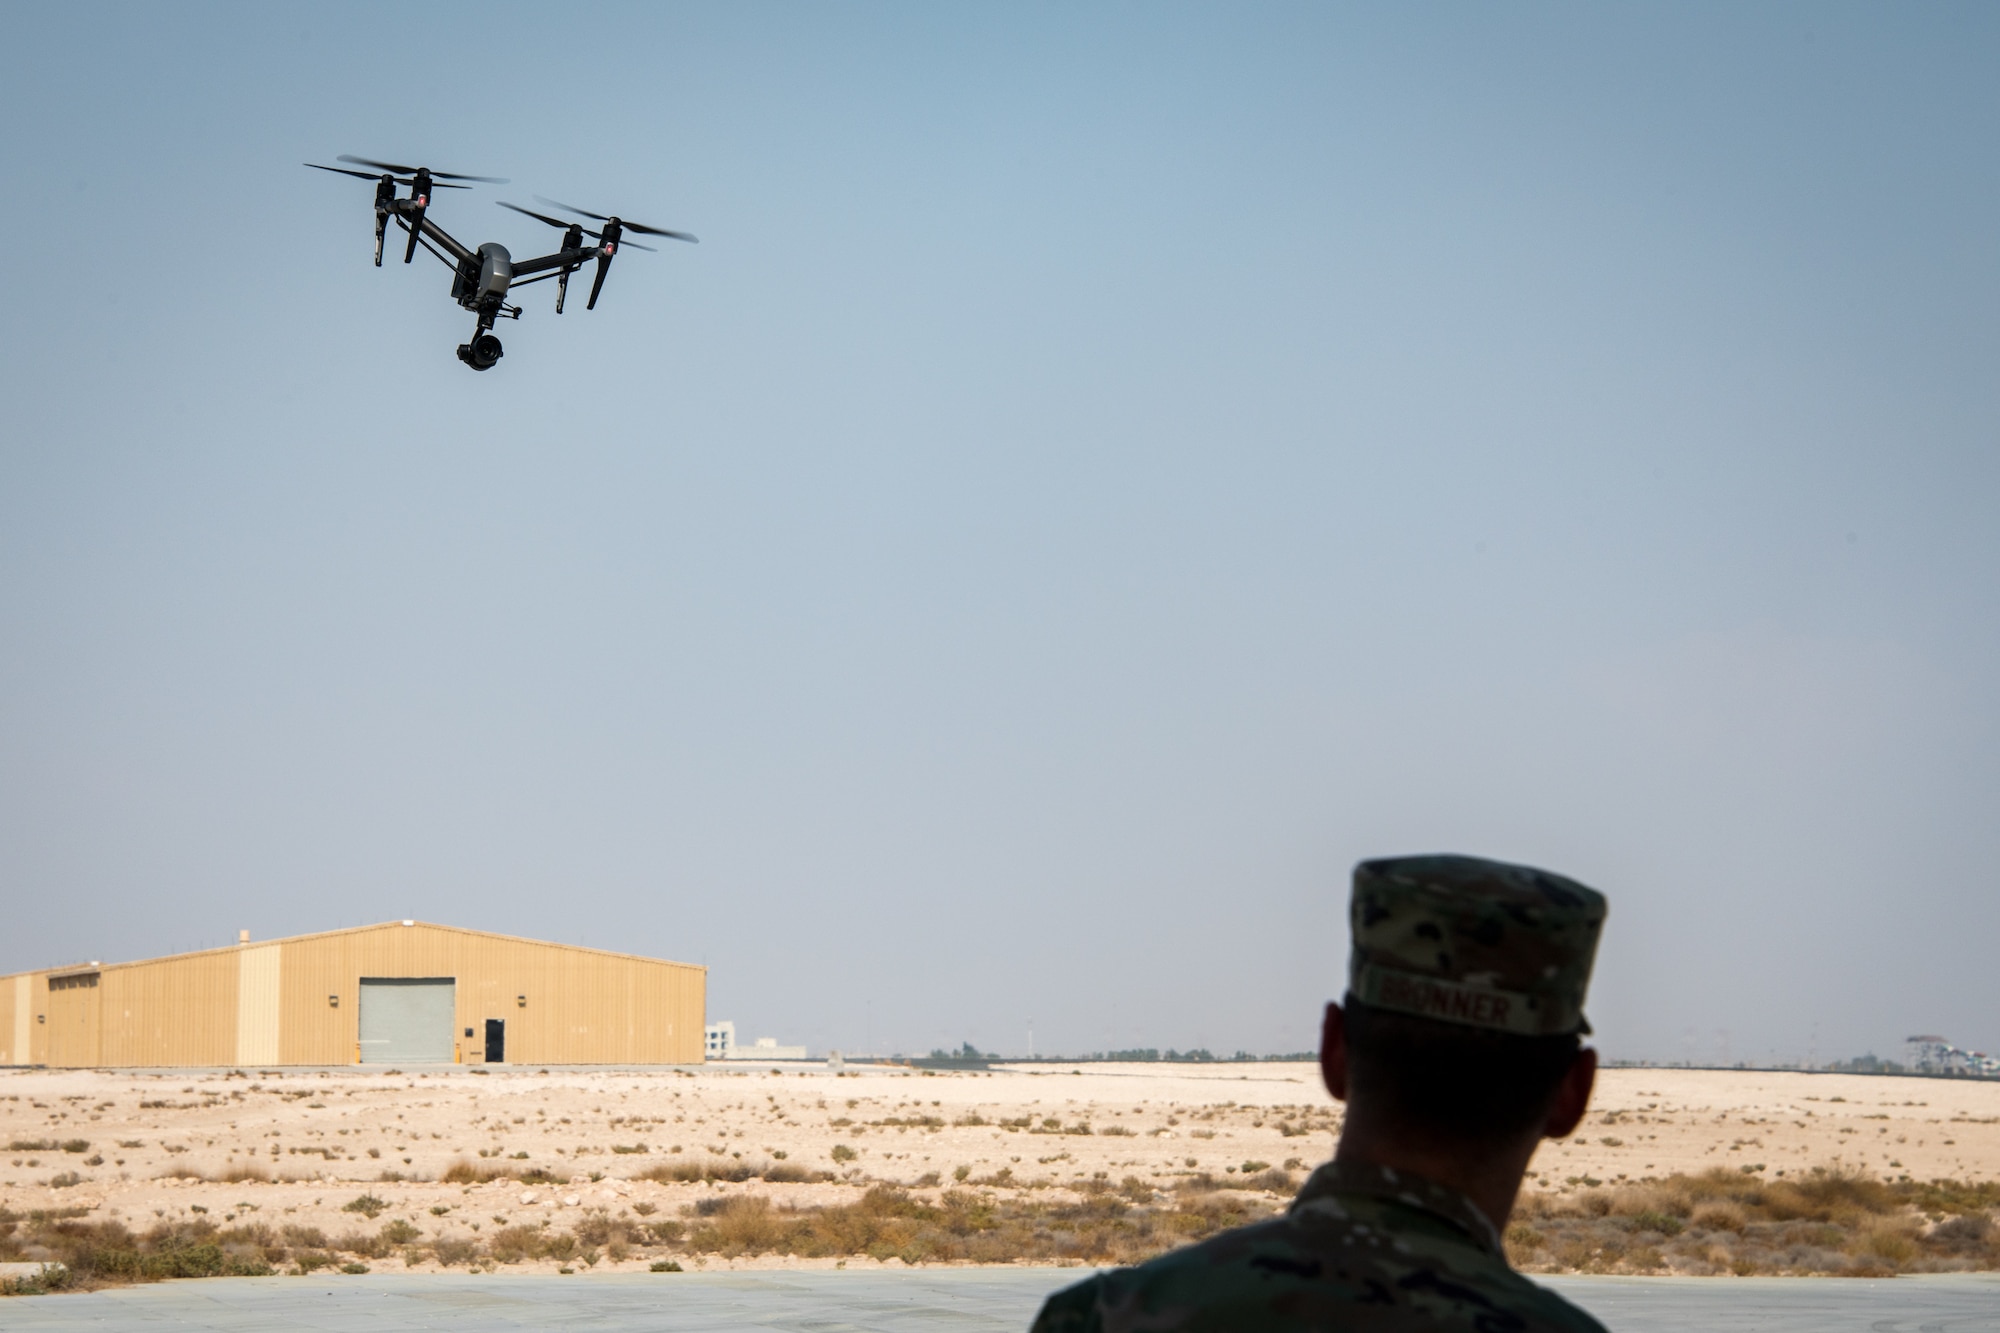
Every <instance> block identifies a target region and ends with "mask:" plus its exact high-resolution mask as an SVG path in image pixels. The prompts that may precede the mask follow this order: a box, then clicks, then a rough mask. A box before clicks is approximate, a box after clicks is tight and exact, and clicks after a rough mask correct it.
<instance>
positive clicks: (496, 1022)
mask: <svg viewBox="0 0 2000 1333" xmlns="http://www.w3.org/2000/svg"><path fill="white" fill-rule="evenodd" d="M506 1059H507V1020H506V1019H504V1018H489V1019H487V1020H486V1063H487V1064H489V1065H497V1064H501V1063H503V1062H504V1061H505V1060H506Z"/></svg>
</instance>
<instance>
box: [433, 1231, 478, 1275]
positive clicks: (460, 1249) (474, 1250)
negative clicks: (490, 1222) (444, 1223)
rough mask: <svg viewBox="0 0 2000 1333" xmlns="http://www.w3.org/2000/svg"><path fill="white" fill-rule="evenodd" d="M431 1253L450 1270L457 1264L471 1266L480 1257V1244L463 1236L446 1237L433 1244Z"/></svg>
mask: <svg viewBox="0 0 2000 1333" xmlns="http://www.w3.org/2000/svg"><path fill="white" fill-rule="evenodd" d="M431 1253H432V1254H435V1255H436V1256H437V1261H438V1262H439V1263H441V1264H443V1265H444V1266H445V1267H447V1268H450V1267H453V1266H455V1265H457V1264H469V1263H471V1262H472V1261H473V1260H474V1259H475V1258H477V1257H478V1255H479V1243H478V1242H477V1241H474V1240H470V1239H467V1238H465V1237H462V1236H446V1237H444V1238H442V1239H440V1240H436V1241H433V1242H432V1243H431Z"/></svg>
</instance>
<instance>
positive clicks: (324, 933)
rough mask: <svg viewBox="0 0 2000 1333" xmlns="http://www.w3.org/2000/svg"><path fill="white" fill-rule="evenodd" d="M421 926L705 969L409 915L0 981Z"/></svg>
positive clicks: (32, 971)
mask: <svg viewBox="0 0 2000 1333" xmlns="http://www.w3.org/2000/svg"><path fill="white" fill-rule="evenodd" d="M410 928H420V929H424V930H443V931H449V932H450V933H452V934H454V935H475V936H477V937H479V938H480V939H486V940H506V941H508V942H509V943H512V944H539V945H541V946H542V947H544V948H548V949H569V950H571V951H573V952H576V953H589V954H597V955H599V956H600V957H605V958H630V959H633V960H635V961H637V962H641V963H662V964H665V965H666V966H668V967H686V968H692V969H694V970H696V971H699V972H706V971H708V965H707V964H705V963H683V962H678V961H676V960H674V959H672V958H652V957H649V956H647V955H646V954H642V953H626V952H624V951H622V950H618V949H594V948H592V947H591V946H589V945H587V944H564V943H563V942H562V941H560V940H538V939H535V938H533V937H532V936H528V935H503V934H501V933H500V932H499V931H497V930H473V929H471V928H469V927H466V926H447V925H442V924H440V923H438V922H436V921H416V920H410V919H404V920H396V921H375V922H370V923H369V924H368V925H365V926H341V927H339V928H338V929H336V930H315V931H309V932H307V933H306V934H304V935H280V936H277V937H275V938H273V939H268V940H251V941H250V942H249V943H248V944H224V945H219V946H217V947H216V948H213V949H190V950H188V951H187V952H185V953H167V954H160V955H158V956H157V957H153V958H131V959H127V960H126V961H124V962H122V963H60V964H57V965H56V966H54V967H31V968H26V969H23V970H22V971H19V972H7V973H0V981H12V980H13V979H14V978H16V977H50V976H74V975H76V974H78V973H82V972H112V971H116V970H118V969H120V968H127V967H143V966H145V965H146V964H148V963H164V962H168V961H170V960H176V959H181V958H200V957H203V956H205V955H208V954H220V953H241V952H243V951H244V950H245V949H259V948H264V947H266V946H268V945H273V944H298V943H301V942H303V941H305V940H322V939H326V938H327V937H328V936H331V935H359V934H362V933H363V932H365V931H372V930H405V929H410Z"/></svg>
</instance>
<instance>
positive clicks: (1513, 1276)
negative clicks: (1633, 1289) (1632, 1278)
mask: <svg viewBox="0 0 2000 1333" xmlns="http://www.w3.org/2000/svg"><path fill="white" fill-rule="evenodd" d="M1308 1329H1310V1330H1315V1331H1316V1333H1317V1331H1323V1333H1405V1331H1406V1330H1412V1329H1426V1330H1429V1329H1436V1330H1440V1331H1441V1333H1443V1331H1445V1330H1460V1329H1463V1330H1466V1333H1603V1325H1601V1324H1599V1323H1598V1322H1597V1321H1596V1320H1595V1319H1592V1318H1591V1317H1590V1316H1589V1315H1587V1314H1585V1313H1584V1312H1583V1311H1581V1310H1579V1309H1577V1308H1576V1307H1575V1306H1573V1305H1571V1304H1570V1303H1569V1302H1567V1301H1565V1300H1564V1299H1563V1298H1562V1297H1560V1296H1558V1295H1556V1294H1555V1293H1554V1292H1552V1291H1549V1290H1548V1289H1547V1288H1545V1287H1538V1286H1536V1285H1535V1284H1534V1283H1532V1282H1530V1281H1528V1279H1526V1278H1524V1277H1522V1276H1521V1275H1520V1274H1519V1273H1516V1272H1515V1271H1514V1270H1513V1269H1511V1268H1509V1267H1508V1266H1507V1259H1506V1256H1505V1255H1504V1254H1502V1253H1501V1250H1500V1236H1499V1233H1497V1232H1496V1231H1494V1229H1493V1224H1492V1223H1491V1222H1489V1221H1487V1219H1486V1215H1485V1214H1484V1213H1482V1212H1480V1211H1479V1209H1478V1208H1477V1207H1476V1206H1475V1205H1474V1204H1473V1202H1472V1201H1471V1200H1470V1199H1468V1198H1466V1197H1465V1196H1464V1195H1462V1194H1459V1193H1457V1192H1456V1191H1453V1190H1448V1189H1445V1188H1444V1187H1443V1186H1440V1185H1433V1184H1431V1183H1430V1182H1429V1181H1427V1180H1420V1179H1418V1178H1417V1177H1415V1176H1411V1175H1407V1174H1403V1173H1399V1172H1395V1171H1390V1170H1388V1169H1386V1168H1383V1167H1375V1166H1362V1165H1359V1164H1355V1163H1347V1162H1329V1163H1327V1164H1326V1165H1325V1166H1322V1167H1321V1168H1320V1169H1319V1170H1317V1171H1315V1172H1313V1174H1312V1178H1311V1179H1310V1180H1308V1181H1306V1185H1305V1188H1304V1189H1302V1190H1300V1191H1299V1197H1298V1198H1297V1199H1295V1200H1294V1201H1293V1203H1292V1206H1291V1209H1290V1211H1288V1212H1287V1213H1286V1214H1285V1215H1284V1216H1283V1217H1275V1218H1272V1219H1271V1220H1270V1221H1268V1222H1258V1223H1255V1224H1253V1225H1251V1226H1247V1227H1238V1228H1237V1229H1236V1230H1234V1231H1225V1232H1224V1233H1222V1234H1221V1235H1220V1236H1216V1237H1213V1238H1212V1239H1210V1240H1206V1241H1203V1242H1202V1243H1201V1244H1199V1245H1191V1246H1188V1247H1187V1248H1186V1249H1183V1250H1176V1251H1174V1252H1173V1253H1171V1254H1166V1255H1162V1256H1161V1257H1160V1258H1158V1259H1155V1260H1153V1261H1152V1262H1151V1263H1148V1264H1141V1265H1140V1266H1139V1267H1137V1268H1123V1269H1118V1270H1116V1271H1114V1272H1109V1273H1100V1274H1098V1275H1097V1276H1096V1277H1093V1278H1091V1279H1089V1280H1088V1281H1086V1282H1079V1283H1078V1284H1077V1285H1075V1286H1073V1287H1068V1288H1065V1289H1064V1290H1062V1291H1059V1292H1057V1293H1056V1294H1055V1295H1053V1296H1051V1297H1049V1300H1048V1303H1047V1304H1046V1305H1044V1306H1043V1307H1042V1313H1041V1315H1040V1317H1039V1318H1037V1319H1036V1320H1035V1326H1034V1330H1033V1333H1153V1331H1154V1330H1159V1331H1161V1333H1165V1330H1174V1331H1175V1333H1280V1331H1283V1333H1289V1331H1290V1330H1300V1331H1301V1333H1303V1331H1304V1330H1308Z"/></svg>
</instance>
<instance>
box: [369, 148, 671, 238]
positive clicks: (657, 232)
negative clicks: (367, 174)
mask: <svg viewBox="0 0 2000 1333" xmlns="http://www.w3.org/2000/svg"><path fill="white" fill-rule="evenodd" d="M343 160H344V159H343ZM535 202H537V203H542V204H547V205H548V206H549V207H551V208H560V209H562V210H563V211H565V212H568V213H574V214H576V215H577V216H578V217H585V218H595V219H597V220H598V221H599V222H616V223H617V224H618V225H619V226H620V227H621V228H623V229H624V230H626V231H636V232H638V233H639V234H641V235H642V236H670V237H672V238H673V239H674V240H676V241H687V242H690V243H693V244H698V243H699V241H698V239H697V238H696V237H693V236H690V235H688V234H687V233H686V232H684V231H668V230H667V229H666V228H665V227H649V226H647V225H646V224H645V223H643V222H627V221H626V220H625V219H624V218H617V217H606V216H605V215H604V214H602V213H593V212H591V211H590V210H589V209H587V208H577V207H575V206H574V205H571V204H566V203H563V202H562V201H561V200H560V199H551V198H549V197H548V196H546V195H540V194H538V195H536V196H535ZM522 211H523V212H526V211H527V210H525V209H523V210H522ZM642 248H643V247H642Z"/></svg>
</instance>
